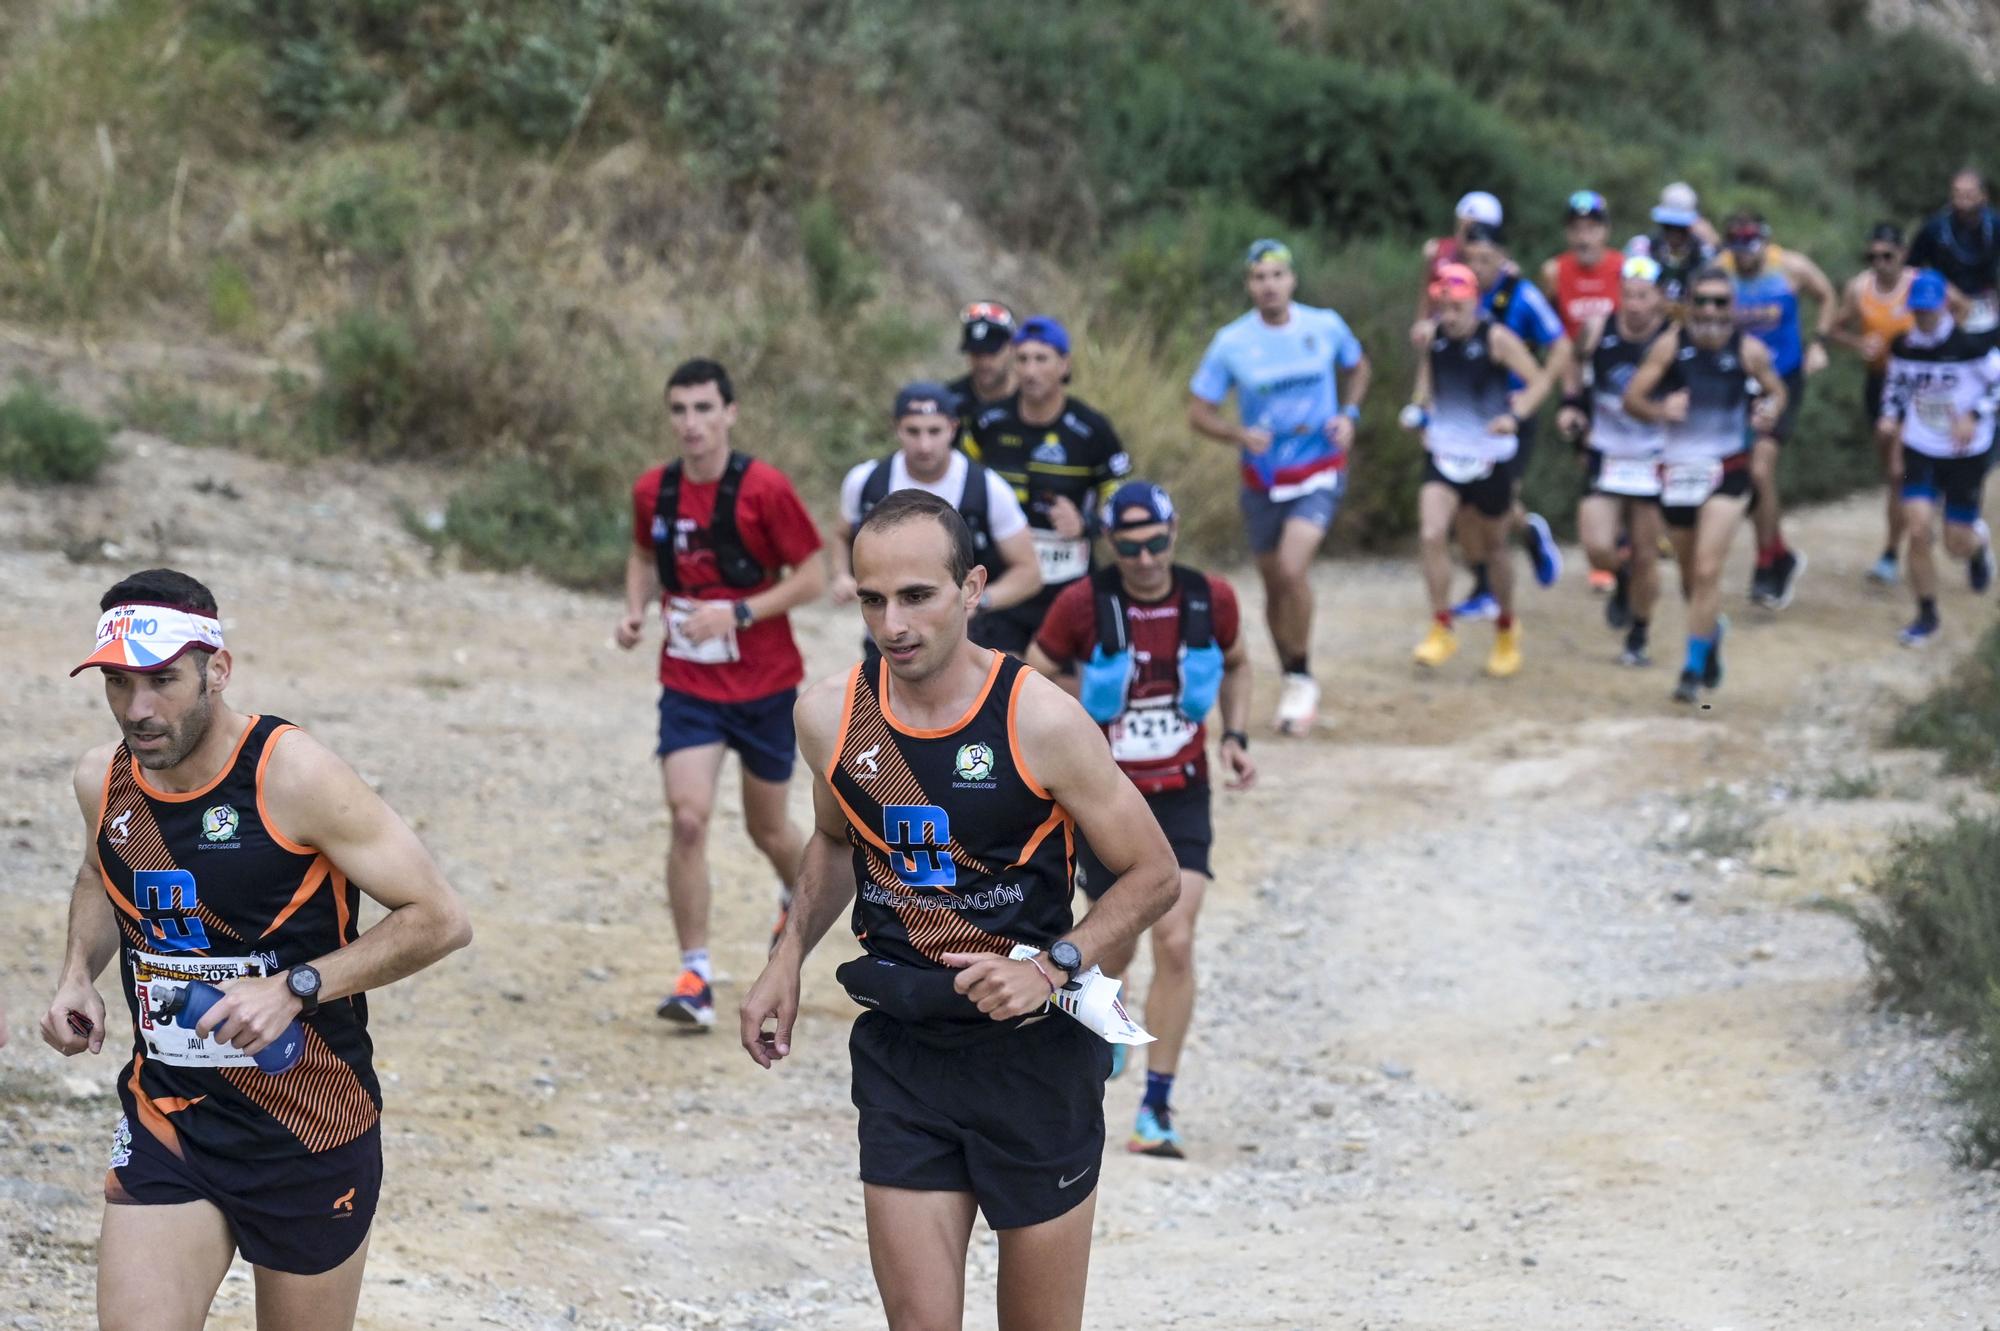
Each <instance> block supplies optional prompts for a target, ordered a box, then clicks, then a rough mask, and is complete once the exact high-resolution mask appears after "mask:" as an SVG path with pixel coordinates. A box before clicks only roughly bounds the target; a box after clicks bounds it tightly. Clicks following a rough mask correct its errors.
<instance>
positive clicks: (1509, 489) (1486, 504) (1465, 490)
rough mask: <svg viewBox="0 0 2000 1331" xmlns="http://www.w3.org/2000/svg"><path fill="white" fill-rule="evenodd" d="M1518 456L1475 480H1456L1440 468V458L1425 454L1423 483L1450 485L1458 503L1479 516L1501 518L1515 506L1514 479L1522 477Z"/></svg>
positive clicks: (1497, 464) (1495, 464) (1499, 464)
mask: <svg viewBox="0 0 2000 1331" xmlns="http://www.w3.org/2000/svg"><path fill="white" fill-rule="evenodd" d="M1520 465H1521V459H1520V457H1519V455H1516V456H1514V457H1511V458H1509V459H1507V460H1506V461H1505V462H1496V463H1494V464H1493V470H1492V471H1489V472H1487V473H1486V474H1485V475H1484V476H1482V477H1480V478H1479V479H1478V480H1476V481H1454V480H1452V479H1451V478H1450V477H1449V476H1446V475H1445V474H1444V473H1443V472H1441V471H1439V470H1438V468H1437V459H1436V458H1434V457H1432V456H1431V455H1430V454H1429V453H1426V454H1424V478H1423V481H1422V482H1421V484H1424V485H1448V486H1450V487H1451V488H1452V489H1453V490H1456V491H1457V492H1458V502H1459V503H1461V504H1467V505H1470V506H1471V507H1472V508H1474V509H1476V510H1478V512H1479V514H1480V516H1482V517H1488V518H1501V517H1505V516H1507V513H1508V512H1509V511H1510V510H1511V509H1512V508H1513V507H1514V482H1515V480H1516V479H1517V478H1519V476H1520V474H1521V472H1520Z"/></svg>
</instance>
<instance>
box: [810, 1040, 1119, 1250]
mask: <svg viewBox="0 0 2000 1331" xmlns="http://www.w3.org/2000/svg"><path fill="white" fill-rule="evenodd" d="M847 1047H848V1051H849V1053H850V1054H851V1055H852V1056H853V1059H854V1090H853V1094H854V1107H855V1108H856V1109H858V1110H860V1111H861V1122H860V1139H861V1181H862V1182H863V1183H873V1184H875V1185H877V1186H879V1187H885V1188H909V1189H912V1190H913V1191H917V1192H969V1193H971V1194H972V1195H973V1197H974V1198H975V1199H976V1200H977V1201H978V1203H979V1209H980V1210H981V1211H982V1212H984V1213H985V1215H986V1223H987V1224H989V1225H991V1226H992V1227H993V1228H995V1229H1019V1228H1022V1227H1024V1226H1027V1225H1039V1224H1042V1223H1043V1222H1045V1221H1049V1220H1054V1219H1056V1218H1057V1217H1058V1216H1061V1215H1064V1214H1066V1213H1067V1212H1068V1211H1069V1210H1070V1209H1071V1208H1072V1207H1074V1206H1076V1205H1077V1204H1078V1203H1079V1202H1082V1201H1084V1200H1085V1199H1086V1198H1088V1197H1089V1196H1090V1194H1091V1192H1092V1191H1093V1190H1094V1189H1095V1188H1096V1187H1097V1173H1098V1166H1099V1164H1100V1162H1101V1160H1102V1158H1103V1155H1104V1083H1105V1080H1106V1079H1107V1078H1109V1077H1110V1075H1111V1046H1110V1045H1108V1044H1106V1043H1105V1042H1104V1041H1103V1040H1100V1039H1099V1038H1098V1037H1097V1036H1095V1035H1093V1034H1091V1033H1090V1032H1089V1031H1088V1030H1085V1029H1084V1028H1083V1027H1082V1026H1081V1025H1079V1024H1078V1023H1077V1022H1075V1021H1073V1020H1071V1019H1070V1018H1069V1017H1067V1016H1064V1015H1063V1014H1062V1013H1059V1012H1051V1013H1050V1014H1049V1015H1047V1016H1045V1017H1043V1018H1042V1019H1041V1020H1039V1021H1036V1022H1032V1023H1031V1024H1029V1025H1026V1026H1022V1027H1019V1028H1017V1029H1015V1030H1010V1031H1007V1032H1005V1033H1004V1034H1001V1035H998V1036H996V1037H994V1038H992V1039H988V1040H981V1041H978V1042H977V1043H973V1044H966V1045H958V1046H953V1047H940V1046H938V1045H936V1044H930V1043H926V1042H925V1041H924V1040H922V1039H921V1038H919V1036H917V1035H916V1034H914V1033H912V1030H911V1029H910V1028H907V1027H905V1026H904V1025H903V1024H902V1023H901V1022H898V1021H897V1020H896V1019H895V1018H893V1017H890V1016H887V1015H885V1014H883V1013H880V1012H864V1013H862V1014H861V1016H860V1017H858V1018H856V1020H855V1022H854V1030H853V1032H852V1034H850V1035H849V1037H848V1041H847Z"/></svg>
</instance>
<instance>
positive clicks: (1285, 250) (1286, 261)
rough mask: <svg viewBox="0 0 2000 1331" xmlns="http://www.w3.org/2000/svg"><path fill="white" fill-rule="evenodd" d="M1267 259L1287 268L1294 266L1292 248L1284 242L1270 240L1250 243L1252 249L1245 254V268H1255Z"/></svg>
mask: <svg viewBox="0 0 2000 1331" xmlns="http://www.w3.org/2000/svg"><path fill="white" fill-rule="evenodd" d="M1266 259H1270V260H1273V261H1274V262H1277V263H1281V264H1283V265H1285V267H1287V268H1290V267H1293V266H1294V265H1293V263H1292V247H1291V246H1290V245H1287V244H1286V243H1285V242H1284V241H1282V240H1271V239H1268V238H1267V239H1264V240H1253V241H1251V242H1250V248H1249V249H1248V250H1246V251H1244V253H1243V266H1244V267H1245V268H1255V267H1256V266H1257V265H1258V264H1260V263H1262V262H1264V260H1266Z"/></svg>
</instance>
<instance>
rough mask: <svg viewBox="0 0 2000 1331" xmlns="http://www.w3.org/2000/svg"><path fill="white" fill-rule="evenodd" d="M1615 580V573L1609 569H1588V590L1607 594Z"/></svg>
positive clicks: (1603, 594) (1600, 594)
mask: <svg viewBox="0 0 2000 1331" xmlns="http://www.w3.org/2000/svg"><path fill="white" fill-rule="evenodd" d="M1617 581H1618V577H1617V575H1616V574H1614V573H1612V572H1611V570H1609V569H1602V568H1594V569H1592V570H1590V590H1592V591H1594V592H1596V593H1597V594H1598V595H1599V596H1606V595H1609V594H1610V592H1611V588H1612V585H1613V584H1614V583H1616V582H1617Z"/></svg>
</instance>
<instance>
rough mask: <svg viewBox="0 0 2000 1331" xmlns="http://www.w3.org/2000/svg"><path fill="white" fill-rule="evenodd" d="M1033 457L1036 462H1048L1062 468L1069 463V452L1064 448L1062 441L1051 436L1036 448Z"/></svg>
mask: <svg viewBox="0 0 2000 1331" xmlns="http://www.w3.org/2000/svg"><path fill="white" fill-rule="evenodd" d="M1031 456H1032V457H1033V458H1034V460H1035V461H1036V462H1046V463H1048V464H1049V465H1051V466H1056V467H1060V466H1062V465H1063V464H1064V463H1065V462H1068V461H1069V450H1068V449H1066V448H1064V447H1063V446H1062V441H1061V440H1060V439H1057V438H1056V437H1055V436H1054V435H1050V436H1049V437H1048V438H1047V439H1044V440H1043V441H1042V442H1041V443H1039V444H1037V445H1036V446H1035V451H1034V453H1033V454H1032V455H1031Z"/></svg>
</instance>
